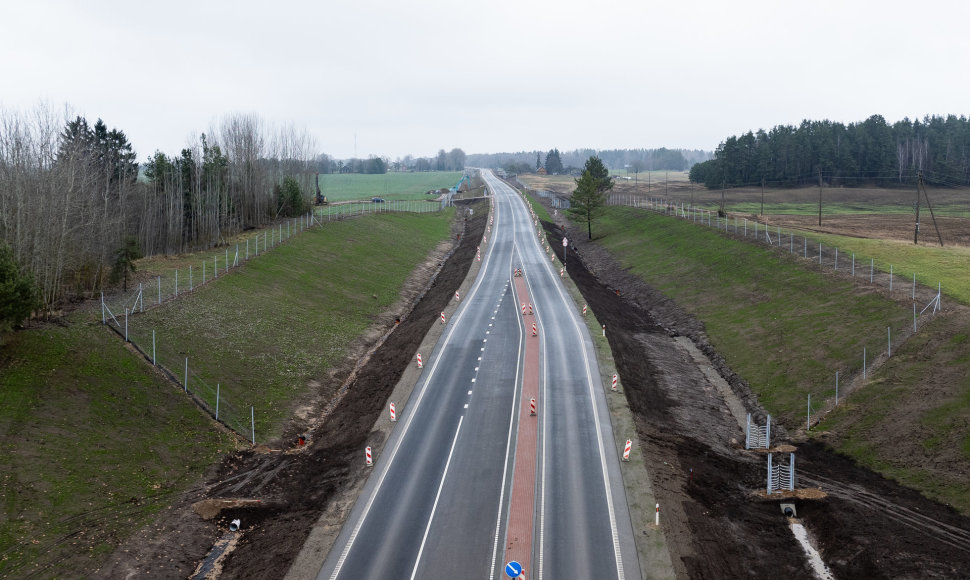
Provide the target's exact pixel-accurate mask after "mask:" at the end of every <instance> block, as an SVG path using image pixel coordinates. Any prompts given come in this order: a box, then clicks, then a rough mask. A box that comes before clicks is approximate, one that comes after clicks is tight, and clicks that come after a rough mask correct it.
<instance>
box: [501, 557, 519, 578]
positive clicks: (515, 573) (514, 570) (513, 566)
mask: <svg viewBox="0 0 970 580" xmlns="http://www.w3.org/2000/svg"><path fill="white" fill-rule="evenodd" d="M505 573H506V574H507V575H508V577H509V578H522V577H523V576H522V564H519V563H518V562H516V561H515V560H512V561H511V562H509V563H508V564H506V565H505Z"/></svg>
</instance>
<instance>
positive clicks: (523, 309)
mask: <svg viewBox="0 0 970 580" xmlns="http://www.w3.org/2000/svg"><path fill="white" fill-rule="evenodd" d="M522 316H525V302H523V303H522Z"/></svg>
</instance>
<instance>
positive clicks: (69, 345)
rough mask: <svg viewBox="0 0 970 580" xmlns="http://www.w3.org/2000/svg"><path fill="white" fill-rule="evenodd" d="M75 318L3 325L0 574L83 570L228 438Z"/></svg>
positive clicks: (112, 341)
mask: <svg viewBox="0 0 970 580" xmlns="http://www.w3.org/2000/svg"><path fill="white" fill-rule="evenodd" d="M80 318H82V317H80V316H76V315H75V316H72V320H71V322H70V324H69V325H67V326H66V327H58V326H53V325H51V326H47V327H45V328H44V329H41V330H30V331H25V332H18V333H14V334H11V335H9V337H8V343H7V344H6V345H5V346H3V347H2V349H0V445H2V449H3V451H2V453H0V472H2V474H0V498H2V500H3V512H2V517H0V577H5V578H17V577H19V578H23V577H26V576H29V575H34V576H36V577H60V576H75V577H78V576H85V575H89V574H90V571H91V570H92V569H93V567H94V566H96V563H97V562H98V561H99V560H100V559H101V558H103V557H104V556H105V555H106V554H107V553H109V552H110V551H111V550H112V549H113V548H114V546H115V545H116V544H117V542H118V541H119V539H120V538H123V537H125V536H127V535H128V534H129V533H131V532H132V531H133V530H135V529H137V528H138V527H140V526H141V525H143V524H144V523H145V522H146V521H147V519H148V518H149V516H151V514H153V513H155V512H157V511H158V510H160V509H161V508H162V507H164V506H165V505H167V502H168V501H169V500H171V499H172V497H173V496H174V494H177V493H178V492H180V491H182V490H183V489H184V488H185V487H186V486H187V485H189V484H191V483H193V482H195V481H197V480H198V478H199V477H200V476H201V474H202V472H203V471H204V470H205V468H206V467H207V466H209V465H210V464H212V463H213V462H214V461H215V460H216V458H217V457H218V456H219V455H220V454H221V453H223V452H226V451H227V450H229V449H231V448H232V446H233V440H232V438H231V437H229V436H228V435H226V434H225V433H224V432H223V431H220V430H218V429H215V428H214V427H213V424H212V422H211V421H209V419H208V418H207V417H205V416H203V415H202V414H201V413H200V412H199V410H198V408H196V407H195V405H193V404H192V403H191V402H190V401H189V400H188V399H187V398H185V397H184V396H182V395H181V394H180V393H178V392H177V391H176V390H175V389H173V388H172V386H171V384H169V383H168V382H166V381H165V380H164V379H163V378H162V377H161V376H159V375H158V374H156V373H153V372H151V370H150V369H149V367H147V366H146V365H145V364H144V363H143V362H142V361H141V360H140V359H139V358H138V357H136V356H135V355H134V354H132V353H131V352H130V351H129V350H127V349H125V348H124V347H123V346H122V344H121V343H120V342H119V341H118V339H117V337H115V336H113V335H111V334H109V332H107V331H106V330H105V329H104V328H103V327H102V326H101V325H100V324H94V323H90V322H81V321H80V320H79V319H80ZM84 318H87V317H84Z"/></svg>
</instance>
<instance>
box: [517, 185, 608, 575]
mask: <svg viewBox="0 0 970 580" xmlns="http://www.w3.org/2000/svg"><path fill="white" fill-rule="evenodd" d="M519 199H520V200H521V201H522V203H524V204H527V202H526V201H525V200H524V199H522V198H521V197H519ZM530 238H531V239H532V243H533V247H534V248H535V249H536V251H539V250H541V247H540V246H539V242H538V240H537V238H532V237H531V236H530ZM542 254H543V255H544V254H545V253H544V252H542ZM540 262H542V263H543V266H544V267H543V268H542V271H543V272H544V273H545V274H546V276H547V277H548V278H550V279H551V280H552V282H553V286H554V287H555V288H556V293H557V294H559V299H560V300H561V301H562V303H563V304H564V305H565V306H566V311H567V312H568V313H569V321H570V322H571V323H572V325H573V329H574V330H575V331H576V333H577V334H579V336H580V338H581V339H582V337H583V333H582V329H581V328H580V326H579V323H578V321H577V316H576V313H575V311H574V310H573V302H572V299H570V298H569V297H567V296H566V295H565V293H564V292H565V285H564V284H563V282H562V281H561V280H560V279H559V278H558V277H557V276H555V275H554V273H553V272H552V266H551V265H550V262H547V261H546V260H545V259H543V260H540ZM530 286H531V284H530ZM580 343H581V344H582V349H583V362H584V365H585V367H586V385H587V387H588V393H589V396H590V403H591V404H592V410H593V424H594V425H595V427H596V442H597V445H598V447H599V455H600V469H601V470H602V472H603V484H604V486H605V487H606V489H605V492H606V506H607V511H608V512H609V518H610V533H611V535H612V539H613V554H614V559H615V561H616V570H617V578H618V579H619V580H624V578H625V574H624V571H623V558H622V555H621V553H620V533H619V530H618V529H617V524H616V510H615V508H614V506H613V488H612V486H611V485H610V475H609V472H608V471H607V465H606V448H605V447H604V446H603V434H602V431H601V423H600V418H599V411H597V405H596V398H595V388H594V384H593V381H594V380H593V376H592V371H591V369H590V361H589V350H588V349H587V348H586V341H585V340H580ZM544 450H545V431H543V451H544ZM544 470H545V457H544V456H543V477H542V482H543V483H542V485H543V486H545V472H544ZM544 519H545V489H544V487H543V495H542V500H541V508H540V523H544ZM544 539H545V538H544V534H543V533H542V531H540V537H539V550H540V551H539V566H540V567H539V571H538V573H539V575H538V578H539V580H542V574H543V571H542V561H543V560H542V558H543V554H542V548H543V541H544Z"/></svg>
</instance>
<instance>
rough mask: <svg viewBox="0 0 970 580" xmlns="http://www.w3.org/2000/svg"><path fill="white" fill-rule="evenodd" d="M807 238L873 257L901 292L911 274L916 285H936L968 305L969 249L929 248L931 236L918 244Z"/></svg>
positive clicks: (947, 294)
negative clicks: (894, 280) (914, 277)
mask: <svg viewBox="0 0 970 580" xmlns="http://www.w3.org/2000/svg"><path fill="white" fill-rule="evenodd" d="M924 235H925V234H924ZM808 237H809V238H811V239H814V240H816V241H818V240H821V242H822V243H823V244H825V246H827V247H837V248H839V251H846V252H854V253H855V255H856V256H865V257H866V258H873V259H875V267H876V269H878V270H882V271H883V272H889V268H890V266H892V270H893V272H894V273H895V274H896V275H897V276H899V278H898V279H897V282H898V283H899V284H900V288H902V289H904V291H905V289H908V288H909V287H910V286H909V284H907V281H909V282H910V283H911V282H912V280H913V274H914V273H915V274H916V281H917V283H919V284H923V285H926V286H929V287H931V288H936V287H937V284H938V283H939V284H940V286H941V287H942V291H943V293H944V294H945V295H946V298H948V299H955V300H957V301H958V302H960V303H962V304H967V305H970V276H968V275H967V264H968V263H970V248H962V247H949V246H947V247H940V246H938V245H933V244H934V242H935V239H936V238H935V237H933V238H930V240H929V241H925V242H923V243H922V244H921V245H915V244H912V243H909V242H897V241H892V240H878V239H870V238H853V237H848V236H836V235H829V234H808ZM924 239H925V238H924Z"/></svg>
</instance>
